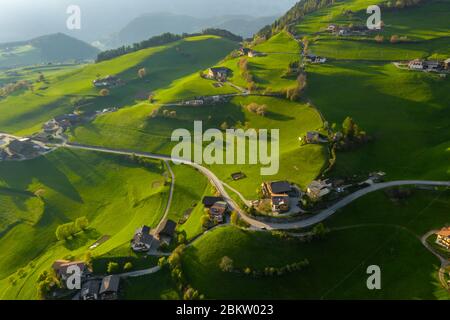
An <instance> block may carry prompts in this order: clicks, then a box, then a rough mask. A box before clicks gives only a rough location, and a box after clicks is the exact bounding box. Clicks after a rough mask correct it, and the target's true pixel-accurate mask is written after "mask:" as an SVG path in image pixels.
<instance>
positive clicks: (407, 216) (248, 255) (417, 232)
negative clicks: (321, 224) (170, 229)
mask: <svg viewBox="0 0 450 320" xmlns="http://www.w3.org/2000/svg"><path fill="white" fill-rule="evenodd" d="M449 204H450V198H449V194H448V192H447V193H445V194H442V193H441V194H439V193H437V194H436V193H429V192H428V191H421V192H419V191H417V192H416V193H415V194H414V197H412V198H411V199H408V200H406V201H405V202H402V203H393V202H390V201H389V200H387V197H386V196H385V195H384V194H383V193H376V194H373V195H370V196H368V197H367V199H366V198H364V199H361V200H358V201H356V202H355V203H354V204H351V205H350V206H349V207H348V208H346V209H344V210H342V211H341V212H339V213H338V215H336V216H335V217H333V218H332V219H331V220H330V223H329V224H328V223H327V225H329V227H332V232H331V233H330V234H329V235H328V237H327V238H326V239H325V240H322V241H321V240H315V241H313V242H311V243H299V242H297V241H295V240H282V239H280V238H279V237H276V236H272V235H270V234H267V233H262V232H256V233H255V232H251V231H242V230H240V229H236V228H234V227H228V228H221V229H217V230H215V231H212V232H211V233H208V234H207V235H205V236H204V237H202V238H200V239H199V240H197V241H196V242H195V243H194V245H193V246H192V247H190V248H188V249H187V252H186V254H185V256H184V257H183V268H184V270H185V272H186V274H187V278H188V281H189V282H190V283H191V284H192V285H193V287H195V288H197V289H198V290H199V291H200V292H202V293H204V294H205V295H206V297H207V298H209V299H255V298H258V299H271V298H274V297H276V298H277V299H449V298H450V296H449V294H448V293H447V292H445V290H444V289H442V288H441V287H440V284H439V282H438V277H437V270H438V269H439V266H440V265H439V261H438V260H437V259H436V258H435V257H434V256H433V255H432V254H431V253H430V252H429V251H427V250H426V249H425V248H424V247H423V246H422V244H421V243H420V240H419V237H420V236H422V235H423V234H424V233H426V232H427V231H428V230H430V228H436V227H438V226H440V225H443V224H444V223H448V221H449V220H448V219H449V218H448V206H449ZM224 256H228V257H230V258H231V259H233V261H234V266H235V267H238V268H241V269H243V268H246V267H250V268H251V269H257V270H261V269H264V268H265V267H282V266H284V265H286V264H290V263H293V262H297V261H300V260H302V259H304V258H307V259H308V260H309V261H310V266H309V267H308V268H307V269H304V270H303V271H300V272H296V273H291V274H286V275H283V276H273V277H267V278H256V279H255V278H253V277H252V276H246V275H242V274H234V273H224V272H222V271H221V270H220V268H219V263H220V261H221V259H222V257H224ZM337 257H338V258H337ZM374 264H375V265H378V266H380V268H381V270H382V290H375V291H370V290H368V289H367V287H366V280H367V277H368V275H367V273H366V269H367V267H368V266H370V265H374ZM211 283H215V284H216V285H214V286H211V285H210V284H211Z"/></svg>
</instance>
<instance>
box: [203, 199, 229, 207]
mask: <svg viewBox="0 0 450 320" xmlns="http://www.w3.org/2000/svg"><path fill="white" fill-rule="evenodd" d="M220 201H224V199H223V198H222V197H204V198H203V200H202V203H203V205H204V206H205V208H211V207H212V206H213V205H214V204H215V203H216V202H220Z"/></svg>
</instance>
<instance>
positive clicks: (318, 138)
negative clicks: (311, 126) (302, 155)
mask: <svg viewBox="0 0 450 320" xmlns="http://www.w3.org/2000/svg"><path fill="white" fill-rule="evenodd" d="M299 140H300V141H301V142H304V143H308V144H318V143H327V142H328V138H327V137H326V136H324V135H323V134H321V133H319V132H317V131H308V132H307V133H306V135H305V136H304V137H300V138H299Z"/></svg>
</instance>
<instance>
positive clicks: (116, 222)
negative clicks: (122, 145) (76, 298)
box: [0, 150, 168, 299]
mask: <svg viewBox="0 0 450 320" xmlns="http://www.w3.org/2000/svg"><path fill="white" fill-rule="evenodd" d="M164 172H165V168H164V167H163V166H162V164H161V163H159V162H151V163H149V165H148V166H147V167H146V168H143V167H142V166H139V165H137V164H134V163H133V162H131V161H130V160H127V159H126V158H123V157H119V156H106V155H100V154H93V153H89V152H73V151H68V150H59V151H55V152H53V153H51V154H49V155H47V156H46V157H41V158H38V159H35V160H31V161H28V162H26V163H25V162H21V163H18V162H16V163H1V164H0V181H1V182H0V184H1V186H2V189H1V190H2V191H1V194H0V199H1V202H0V203H1V204H0V205H1V207H2V208H4V209H6V210H5V211H4V210H2V211H0V221H1V223H2V230H5V228H6V229H7V231H6V232H2V233H1V234H0V256H1V258H0V297H2V298H3V299H33V298H36V293H37V292H36V277H37V276H38V275H39V274H40V273H41V272H42V271H43V270H46V269H48V268H49V267H50V266H51V264H52V262H53V261H54V260H56V259H61V258H63V257H65V256H67V255H69V254H70V255H73V256H75V257H81V258H83V256H84V252H86V251H87V247H89V246H90V245H92V244H93V243H94V242H95V241H96V240H97V239H98V238H100V237H101V236H103V235H109V236H111V238H110V239H109V240H108V241H107V242H105V243H104V244H102V245H101V246H99V247H98V248H97V249H95V250H94V251H93V254H94V255H101V254H104V253H106V252H109V251H111V250H113V249H114V248H117V247H120V246H122V245H124V244H127V243H128V242H129V240H130V238H131V237H132V235H133V233H134V231H135V229H136V228H137V227H139V226H141V225H143V224H147V225H149V226H151V227H155V226H156V225H157V224H158V223H159V221H160V219H161V217H162V214H163V212H164V209H165V207H166V204H167V194H168V187H167V186H165V185H164V180H165V179H164V177H163V173H164ZM16 190H17V191H16ZM35 194H36V195H38V196H35ZM80 216H86V217H88V219H89V221H90V230H89V231H88V232H85V233H82V234H79V235H77V236H76V237H75V238H74V239H73V240H70V241H65V242H57V241H56V238H55V230H56V227H57V226H58V225H59V224H61V223H66V222H69V221H74V220H75V219H76V218H77V217H80ZM19 269H23V270H25V271H26V273H27V274H26V275H25V276H22V278H20V276H19V275H17V274H16V272H17V271H18V270H19ZM11 275H13V277H14V278H16V279H17V280H18V283H17V284H16V285H15V286H10V284H9V281H8V278H9V277H10V276H11Z"/></svg>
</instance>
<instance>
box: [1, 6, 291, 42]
mask: <svg viewBox="0 0 450 320" xmlns="http://www.w3.org/2000/svg"><path fill="white" fill-rule="evenodd" d="M297 1H298V0H245V1H243V0H0V42H11V41H22V40H28V39H31V38H33V37H36V36H40V35H44V34H50V33H56V32H64V33H67V34H69V35H72V36H75V37H77V38H79V39H82V40H85V41H89V42H91V41H94V40H97V39H98V38H101V37H103V36H106V35H109V34H111V33H114V32H117V31H119V30H120V29H121V28H122V27H123V26H125V25H126V24H127V23H128V22H130V21H131V20H132V19H134V18H136V17H137V16H139V15H141V14H144V13H151V12H170V13H175V14H186V15H192V16H197V17H202V16H209V17H211V16H213V17H214V16H223V15H229V14H239V15H250V16H257V17H259V16H260V17H262V16H273V15H281V14H283V13H284V12H285V11H287V10H288V9H289V8H290V7H292V5H293V4H294V3H296V2H297ZM70 5H78V6H79V7H80V9H81V29H80V30H75V31H70V30H68V29H67V28H66V20H67V18H68V16H69V15H68V14H67V13H66V10H67V8H68V6H70Z"/></svg>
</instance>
